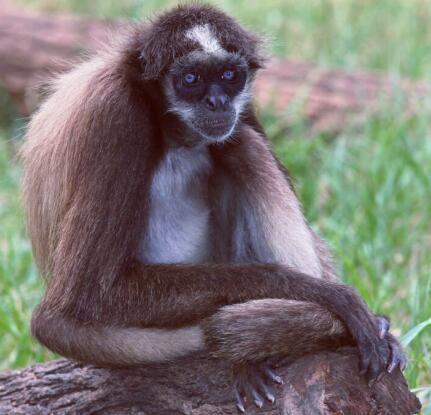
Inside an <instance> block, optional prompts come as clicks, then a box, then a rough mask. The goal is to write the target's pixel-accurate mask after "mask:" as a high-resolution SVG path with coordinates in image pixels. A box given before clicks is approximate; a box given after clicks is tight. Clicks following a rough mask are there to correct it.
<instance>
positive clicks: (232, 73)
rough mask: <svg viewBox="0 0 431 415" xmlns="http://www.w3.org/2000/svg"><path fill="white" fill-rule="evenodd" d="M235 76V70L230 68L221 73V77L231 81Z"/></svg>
mask: <svg viewBox="0 0 431 415" xmlns="http://www.w3.org/2000/svg"><path fill="white" fill-rule="evenodd" d="M235 77H236V72H235V71H233V70H232V69H228V70H226V71H224V72H223V75H222V79H224V80H226V81H233V80H234V79H235Z"/></svg>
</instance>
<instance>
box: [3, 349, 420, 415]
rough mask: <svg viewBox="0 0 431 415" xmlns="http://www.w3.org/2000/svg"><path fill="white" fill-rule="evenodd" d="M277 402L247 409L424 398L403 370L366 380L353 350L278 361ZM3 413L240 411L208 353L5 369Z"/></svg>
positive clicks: (309, 411) (373, 410)
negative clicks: (145, 363) (134, 362)
mask: <svg viewBox="0 0 431 415" xmlns="http://www.w3.org/2000/svg"><path fill="white" fill-rule="evenodd" d="M279 373H280V374H281V375H282V376H283V378H284V381H285V383H284V385H282V386H280V387H279V389H278V393H277V395H278V396H277V398H278V399H277V402H276V405H274V406H271V405H269V404H268V405H266V406H265V407H264V409H263V410H257V409H256V408H253V407H250V409H249V410H247V413H248V414H258V413H267V414H271V415H275V414H286V415H287V414H289V415H323V414H325V415H329V414H331V415H341V414H347V415H410V414H415V413H418V412H419V410H420V403H419V401H418V399H417V398H416V396H415V395H413V394H412V393H411V392H409V390H408V387H407V385H406V383H405V380H404V377H403V375H402V374H401V372H400V371H398V370H397V371H395V372H394V373H393V374H391V375H389V374H385V375H384V376H383V377H382V379H381V380H380V381H378V382H377V383H376V384H375V385H374V386H373V387H369V386H368V385H367V383H366V382H365V380H364V378H363V377H361V376H360V375H359V373H358V358H357V356H356V351H355V349H352V348H344V349H340V350H338V351H337V352H325V353H320V354H316V355H309V356H305V357H302V358H301V359H298V360H297V361H295V362H294V363H292V364H291V365H290V366H288V367H283V368H280V370H279ZM0 414H8V415H17V414H26V415H36V414H37V415H48V414H49V415H57V414H62V415H63V414H80V415H86V414H103V415H114V414H115V415H122V414H124V415H125V414H142V415H143V414H145V415H168V414H169V415H173V414H178V415H221V414H236V409H235V407H234V405H233V404H232V393H231V377H230V372H229V370H228V368H227V367H225V365H224V364H223V363H222V362H215V361H207V360H206V359H205V357H204V356H197V357H196V358H194V359H188V360H183V361H180V362H176V363H173V364H170V365H164V366H159V367H155V366H154V367H143V368H137V369H103V368H96V367H92V366H87V367H85V366H81V365H79V364H78V363H74V362H72V361H70V360H58V361H54V362H49V363H45V364H41V365H36V366H33V367H30V368H27V369H23V370H16V371H12V372H4V373H0Z"/></svg>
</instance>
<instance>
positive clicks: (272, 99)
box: [0, 8, 430, 132]
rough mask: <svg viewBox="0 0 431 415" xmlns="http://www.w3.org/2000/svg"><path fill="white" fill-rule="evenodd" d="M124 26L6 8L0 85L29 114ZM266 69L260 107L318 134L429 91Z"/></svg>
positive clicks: (381, 80)
mask: <svg viewBox="0 0 431 415" xmlns="http://www.w3.org/2000/svg"><path fill="white" fill-rule="evenodd" d="M143 17H145V16H143ZM122 24H124V22H121V21H117V22H108V21H97V20H91V19H87V18H73V17H65V16H41V15H37V14H28V13H26V12H25V11H23V10H16V9H8V8H3V9H2V10H1V11H0V85H2V87H3V88H5V89H6V90H7V91H8V92H9V93H10V94H11V96H12V98H13V100H14V102H15V104H16V106H17V108H18V110H19V111H20V113H21V114H23V115H28V114H29V113H30V112H31V111H33V110H34V109H35V108H36V107H37V105H38V103H39V101H40V98H41V97H40V94H39V93H38V90H37V88H35V85H36V84H37V83H39V82H41V81H43V80H44V79H46V78H47V75H48V74H51V73H52V72H55V71H59V70H60V71H61V70H64V69H67V68H68V67H69V66H70V61H73V60H76V59H77V58H78V57H80V56H82V55H83V53H84V51H90V52H94V51H95V50H97V49H98V48H99V47H100V44H101V43H102V42H103V41H104V40H106V38H107V34H108V32H109V29H111V30H113V29H114V31H113V33H114V35H115V28H118V27H119V26H120V25H122ZM68 62H69V63H68ZM267 68H268V69H266V70H264V71H262V72H261V73H260V74H259V76H258V78H257V80H256V83H255V91H256V96H257V101H258V104H259V105H260V106H261V107H267V106H269V107H270V108H271V109H273V110H274V111H273V112H275V115H276V117H278V118H279V119H281V120H284V121H285V124H286V125H289V124H290V123H291V122H295V120H299V119H300V120H302V119H304V118H305V120H306V121H307V123H308V126H309V127H311V128H313V129H315V130H319V131H328V132H333V131H338V130H341V129H342V128H343V127H344V125H345V124H346V122H347V120H349V121H352V120H353V121H355V120H358V121H360V120H361V119H362V118H363V115H364V114H365V115H366V114H368V113H370V112H372V111H373V110H374V109H375V108H378V107H379V105H381V102H382V100H383V101H385V100H386V101H391V100H394V99H396V98H397V99H399V98H400V97H403V98H404V99H405V100H406V101H407V102H406V105H407V107H408V108H409V109H410V110H412V111H415V108H416V105H420V101H421V99H422V98H423V97H425V96H427V95H429V92H430V88H429V86H428V85H426V84H424V83H419V82H410V81H400V80H395V81H394V80H391V79H389V78H387V77H384V76H381V75H378V74H373V73H367V72H360V71H355V72H343V71H336V70H329V69H327V68H321V67H318V66H316V65H313V64H309V63H304V62H297V61H289V60H272V61H271V62H270V63H268V65H267ZM418 99H419V102H418Z"/></svg>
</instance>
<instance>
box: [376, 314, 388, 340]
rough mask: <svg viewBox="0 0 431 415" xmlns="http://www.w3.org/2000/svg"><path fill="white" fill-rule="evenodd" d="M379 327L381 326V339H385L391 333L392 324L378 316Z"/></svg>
mask: <svg viewBox="0 0 431 415" xmlns="http://www.w3.org/2000/svg"><path fill="white" fill-rule="evenodd" d="M377 321H378V326H379V337H380V338H381V339H384V338H385V336H386V334H387V333H388V332H389V329H390V327H391V323H390V322H389V320H388V319H387V318H386V317H383V316H377Z"/></svg>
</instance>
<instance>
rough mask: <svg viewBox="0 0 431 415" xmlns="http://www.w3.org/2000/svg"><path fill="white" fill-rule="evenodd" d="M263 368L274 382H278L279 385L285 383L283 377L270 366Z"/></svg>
mask: <svg viewBox="0 0 431 415" xmlns="http://www.w3.org/2000/svg"><path fill="white" fill-rule="evenodd" d="M262 370H263V372H264V373H265V375H266V376H268V378H269V379H271V380H272V381H273V382H275V383H278V384H279V385H282V384H283V383H284V381H283V379H282V377H281V376H278V375H277V373H275V372H274V371H273V370H272V369H270V368H269V367H264V368H263V369H262Z"/></svg>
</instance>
